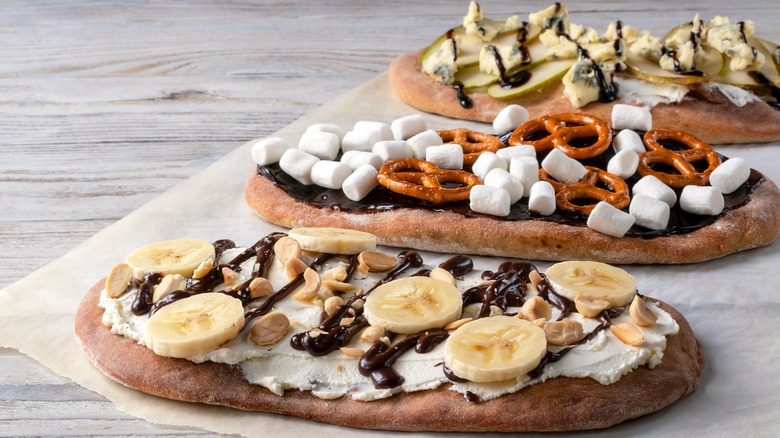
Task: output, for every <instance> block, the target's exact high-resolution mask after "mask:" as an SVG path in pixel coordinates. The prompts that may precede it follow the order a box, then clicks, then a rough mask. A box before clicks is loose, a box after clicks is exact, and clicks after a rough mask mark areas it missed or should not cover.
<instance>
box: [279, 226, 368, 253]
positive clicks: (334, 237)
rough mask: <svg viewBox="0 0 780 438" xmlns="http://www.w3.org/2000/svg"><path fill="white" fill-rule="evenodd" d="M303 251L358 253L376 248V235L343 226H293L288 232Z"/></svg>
mask: <svg viewBox="0 0 780 438" xmlns="http://www.w3.org/2000/svg"><path fill="white" fill-rule="evenodd" d="M288 235H289V236H290V237H292V238H293V239H295V240H297V241H298V243H299V244H300V245H301V249H302V250H304V251H313V252H321V253H326V254H359V253H361V252H363V251H373V250H374V249H376V236H374V235H373V234H371V233H366V232H363V231H356V230H347V229H343V228H294V229H292V230H290V232H289V233H288Z"/></svg>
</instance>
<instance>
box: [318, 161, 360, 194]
mask: <svg viewBox="0 0 780 438" xmlns="http://www.w3.org/2000/svg"><path fill="white" fill-rule="evenodd" d="M351 174H352V169H350V168H349V166H347V165H346V164H344V163H342V162H340V161H328V160H320V161H317V162H316V163H314V166H312V167H311V180H312V182H314V184H317V185H318V186H320V187H325V188H328V189H335V190H339V189H341V185H342V184H344V180H346V179H347V177H348V176H349V175H351Z"/></svg>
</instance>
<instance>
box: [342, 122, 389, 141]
mask: <svg viewBox="0 0 780 438" xmlns="http://www.w3.org/2000/svg"><path fill="white" fill-rule="evenodd" d="M352 130H353V131H358V132H376V133H377V134H379V137H380V138H379V140H378V141H382V140H395V135H393V129H392V128H391V127H390V125H388V124H387V123H384V122H371V121H366V120H361V121H359V122H357V123H355V126H353V127H352Z"/></svg>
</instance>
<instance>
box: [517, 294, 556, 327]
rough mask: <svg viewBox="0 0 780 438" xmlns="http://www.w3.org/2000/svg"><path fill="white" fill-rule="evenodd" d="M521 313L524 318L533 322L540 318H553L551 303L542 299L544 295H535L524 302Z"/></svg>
mask: <svg viewBox="0 0 780 438" xmlns="http://www.w3.org/2000/svg"><path fill="white" fill-rule="evenodd" d="M519 315H520V316H521V317H522V318H523V319H526V320H528V321H531V322H533V321H536V320H537V319H539V318H542V319H544V320H545V321H546V320H549V319H550V318H552V309H550V304H549V303H547V301H545V300H544V299H542V297H540V296H535V297H533V298H531V299H530V300H528V301H526V302H525V304H523V307H522V308H521V309H520V313H519Z"/></svg>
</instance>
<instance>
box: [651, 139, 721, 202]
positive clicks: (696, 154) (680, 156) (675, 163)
mask: <svg viewBox="0 0 780 438" xmlns="http://www.w3.org/2000/svg"><path fill="white" fill-rule="evenodd" d="M663 140H673V141H674V142H676V143H679V144H681V145H682V146H685V147H687V149H682V150H679V151H676V150H670V149H667V148H666V147H664V145H662V144H661V141H663ZM644 141H645V146H647V149H648V151H647V152H642V153H640V154H639V166H638V167H637V169H636V170H637V172H639V174H640V175H642V176H647V175H653V176H655V177H656V178H658V179H659V180H661V181H662V182H663V183H664V184H666V185H668V186H669V187H674V188H681V187H685V186H689V185H697V186H703V185H706V184H707V183H708V182H709V180H710V174H711V173H712V171H713V170H715V168H716V167H718V166H719V165H720V163H721V159H720V156H719V155H718V153H717V152H715V150H714V149H712V147H711V146H710V145H708V144H707V143H704V142H703V141H701V140H699V139H698V138H696V137H694V136H692V135H690V134H688V133H685V132H682V131H677V130H673V129H651V130H650V131H647V133H645V137H644ZM696 162H706V164H707V167H706V168H705V169H703V170H702V166H698V167H697V166H696V165H695V164H696ZM653 164H663V165H666V166H669V167H672V168H674V169H675V170H677V172H679V173H669V172H666V171H663V170H656V169H653Z"/></svg>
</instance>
